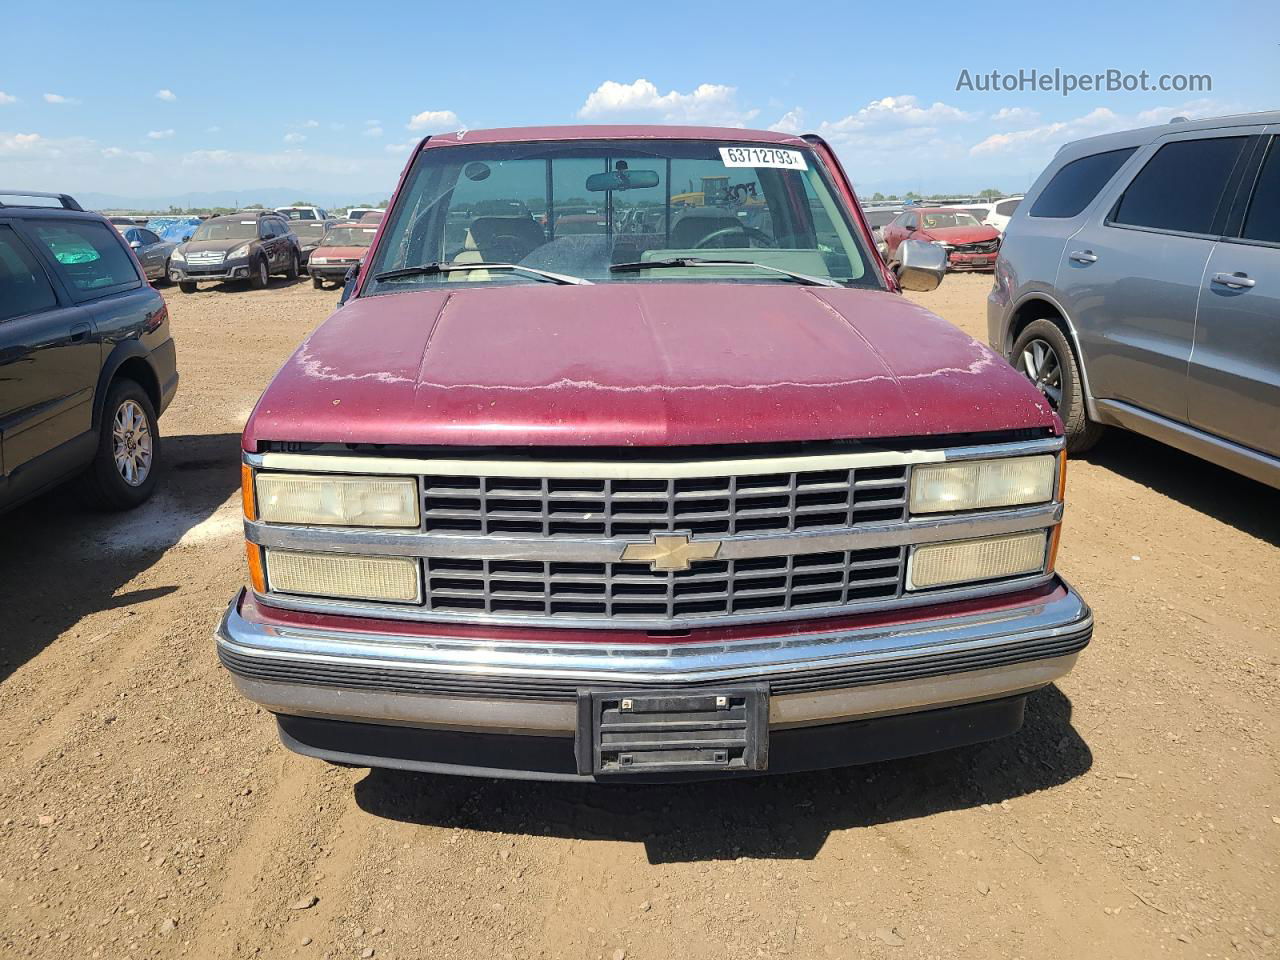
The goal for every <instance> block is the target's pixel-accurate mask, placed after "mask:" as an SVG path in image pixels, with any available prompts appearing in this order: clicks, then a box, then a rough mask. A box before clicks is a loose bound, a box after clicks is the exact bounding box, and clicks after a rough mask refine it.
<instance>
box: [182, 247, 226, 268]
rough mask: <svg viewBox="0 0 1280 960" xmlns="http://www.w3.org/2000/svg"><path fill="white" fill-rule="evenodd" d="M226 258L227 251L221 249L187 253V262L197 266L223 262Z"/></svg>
mask: <svg viewBox="0 0 1280 960" xmlns="http://www.w3.org/2000/svg"><path fill="white" fill-rule="evenodd" d="M226 259H227V255H226V253H224V252H223V251H221V250H198V251H196V252H195V253H188V254H187V263H190V264H195V265H197V266H207V265H209V264H214V263H222V262H223V261H224V260H226Z"/></svg>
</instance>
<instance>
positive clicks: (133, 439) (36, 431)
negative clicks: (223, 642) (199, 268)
mask: <svg viewBox="0 0 1280 960" xmlns="http://www.w3.org/2000/svg"><path fill="white" fill-rule="evenodd" d="M49 200H54V201H56V203H57V206H56V207H50V206H48V201H49ZM126 229H128V228H126ZM177 389H178V369H177V360H176V355H175V352H174V346H173V339H172V337H170V335H169V314H168V311H167V309H166V308H165V303H164V298H163V297H161V296H160V294H158V293H157V292H156V291H155V290H153V289H151V287H150V286H149V285H148V284H147V281H146V278H145V277H144V276H143V274H142V271H141V269H140V267H139V264H138V260H137V258H136V257H134V255H133V254H132V253H131V252H130V250H129V247H128V246H126V244H125V240H124V237H122V236H121V235H120V232H119V231H118V230H117V229H114V225H113V224H111V223H110V222H109V221H108V220H107V219H106V218H105V217H102V216H99V215H98V214H95V213H88V212H86V211H84V210H83V209H81V207H80V205H79V204H78V203H76V202H75V200H74V199H72V198H71V197H69V196H67V195H66V194H47V193H43V194H32V193H22V192H18V191H11V190H5V191H0V510H5V509H8V508H10V507H13V506H14V505H15V504H18V503H21V502H22V501H24V500H27V499H29V498H30V497H33V496H35V495H36V494H38V493H40V492H41V491H43V490H45V489H47V488H48V487H50V486H53V485H54V484H57V483H60V482H62V481H64V480H68V479H70V478H72V477H75V476H77V475H81V476H82V481H81V482H82V484H83V487H84V490H85V492H86V494H87V495H88V496H89V497H90V498H91V499H92V500H93V501H95V502H96V503H98V504H101V505H103V506H105V507H109V508H115V509H124V508H128V507H133V506H137V505H138V504H140V503H142V502H143V501H144V500H146V499H147V497H149V496H150V495H151V492H152V490H153V489H154V488H155V484H156V470H157V468H158V467H159V464H160V457H161V448H160V434H159V428H158V424H157V421H158V419H159V417H160V414H161V413H163V412H164V409H165V407H167V406H168V405H169V401H170V400H172V399H173V395H174V393H175V392H176V391H177Z"/></svg>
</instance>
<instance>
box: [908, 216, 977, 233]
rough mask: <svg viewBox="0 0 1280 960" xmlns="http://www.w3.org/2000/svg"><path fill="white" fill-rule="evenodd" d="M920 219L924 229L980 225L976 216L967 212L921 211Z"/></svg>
mask: <svg viewBox="0 0 1280 960" xmlns="http://www.w3.org/2000/svg"><path fill="white" fill-rule="evenodd" d="M920 220H921V222H922V223H923V224H924V228H925V229H926V230H936V229H938V228H940V227H980V226H982V224H980V223H979V222H978V220H977V218H976V217H974V216H973V215H972V214H969V213H922V214H920Z"/></svg>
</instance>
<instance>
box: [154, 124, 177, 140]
mask: <svg viewBox="0 0 1280 960" xmlns="http://www.w3.org/2000/svg"><path fill="white" fill-rule="evenodd" d="M174 133H175V131H174V129H173V128H172V127H170V128H169V129H168V130H151V131H149V132H148V133H147V139H148V140H170V139H172V138H173V135H174Z"/></svg>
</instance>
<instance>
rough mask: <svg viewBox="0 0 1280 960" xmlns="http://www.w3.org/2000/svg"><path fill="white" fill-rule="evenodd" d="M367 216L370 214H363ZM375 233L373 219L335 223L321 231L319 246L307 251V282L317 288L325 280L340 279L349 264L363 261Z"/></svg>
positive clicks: (376, 226) (354, 264)
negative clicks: (309, 278) (308, 253)
mask: <svg viewBox="0 0 1280 960" xmlns="http://www.w3.org/2000/svg"><path fill="white" fill-rule="evenodd" d="M366 216H371V214H366ZM377 233H378V225H377V224H376V223H365V222H364V221H361V222H360V223H339V224H335V225H334V226H332V227H330V228H329V230H328V231H327V232H326V233H325V235H324V239H323V240H321V241H320V246H318V247H316V248H315V250H313V251H312V253H311V259H310V261H308V264H307V272H308V273H310V274H311V285H312V286H313V287H315V288H316V289H317V290H319V289H320V288H321V287H323V286H324V282H325V281H326V280H332V281H333V282H334V283H342V281H343V280H345V279H346V277H347V273H348V271H350V270H351V268H352V267H354V266H356V265H357V264H359V263H361V262H363V261H364V257H365V254H367V253H368V252H369V245H370V244H371V243H373V238H374V237H375V236H376V235H377Z"/></svg>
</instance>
